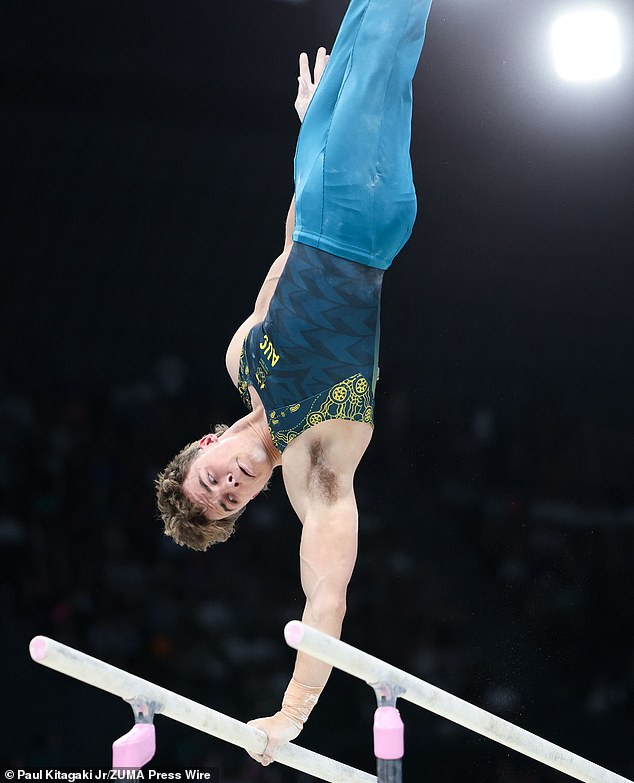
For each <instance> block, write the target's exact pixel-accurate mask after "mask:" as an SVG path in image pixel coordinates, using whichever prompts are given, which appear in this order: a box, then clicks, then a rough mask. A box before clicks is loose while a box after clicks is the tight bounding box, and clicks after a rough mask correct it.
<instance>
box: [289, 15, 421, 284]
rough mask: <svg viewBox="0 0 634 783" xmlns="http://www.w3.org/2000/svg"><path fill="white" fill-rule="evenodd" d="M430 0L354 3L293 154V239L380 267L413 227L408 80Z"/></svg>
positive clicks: (414, 209)
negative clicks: (294, 201) (294, 194)
mask: <svg viewBox="0 0 634 783" xmlns="http://www.w3.org/2000/svg"><path fill="white" fill-rule="evenodd" d="M430 8H431V0H352V2H351V3H350V6H349V8H348V12H347V14H346V16H345V18H344V20H343V23H342V26H341V29H340V31H339V35H338V36H337V40H336V42H335V45H334V47H333V50H332V53H331V55H330V60H329V62H328V67H327V68H326V71H325V73H324V76H323V78H322V80H321V82H320V84H319V87H318V89H317V91H316V93H315V96H314V98H313V100H312V103H311V105H310V106H309V109H308V112H307V113H306V117H305V120H304V125H303V127H302V130H301V133H300V137H299V141H298V146H297V152H296V156H295V193H296V199H297V205H296V223H295V233H294V235H293V238H294V239H295V241H298V242H303V243H304V244H308V245H311V246H313V247H318V248H321V249H323V250H326V251H328V252H330V253H332V254H334V255H338V256H342V257H344V258H349V259H351V260H353V261H360V262H362V263H365V264H369V265H370V266H375V267H378V268H380V269H387V267H389V265H390V264H391V262H392V260H393V258H394V256H395V255H396V254H397V253H398V252H399V250H400V249H401V248H402V246H403V245H404V244H405V242H406V241H407V239H408V238H409V235H410V234H411V230H412V226H413V223H414V218H415V215H416V195H415V191H414V185H413V181H412V169H411V162H410V157H409V151H410V149H409V148H410V141H411V117H412V79H413V76H414V73H415V70H416V67H417V64H418V60H419V57H420V53H421V50H422V47H423V41H424V37H425V28H426V23H427V18H428V16H429V11H430Z"/></svg>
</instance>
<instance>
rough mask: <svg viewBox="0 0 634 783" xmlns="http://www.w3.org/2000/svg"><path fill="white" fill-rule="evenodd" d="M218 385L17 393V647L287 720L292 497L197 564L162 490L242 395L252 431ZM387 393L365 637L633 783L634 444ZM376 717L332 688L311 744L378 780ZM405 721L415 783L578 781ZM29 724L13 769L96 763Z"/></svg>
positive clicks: (204, 760) (201, 750) (226, 764)
mask: <svg viewBox="0 0 634 783" xmlns="http://www.w3.org/2000/svg"><path fill="white" fill-rule="evenodd" d="M207 381H208V379H207V378H206V377H205V374H204V371H203V370H202V368H201V367H196V366H194V365H193V364H192V363H191V362H187V361H185V360H184V359H182V358H180V357H177V356H164V357H162V358H161V359H160V360H158V361H157V362H156V364H155V367H154V372H153V374H152V376H151V377H149V378H148V379H146V380H143V381H140V382H138V383H135V384H128V385H125V386H119V387H115V388H108V389H104V388H101V389H98V390H94V389H89V388H76V389H74V390H71V389H68V388H64V389H62V390H59V391H55V390H50V389H46V391H44V390H42V391H41V392H37V391H31V392H26V391H23V392H21V393H15V392H10V391H8V390H6V389H5V390H4V391H3V396H2V398H1V399H0V442H1V451H0V493H1V494H0V497H1V508H0V565H1V569H2V576H3V578H2V601H1V606H2V610H1V611H2V627H3V629H4V635H5V638H6V639H11V640H13V641H15V643H16V644H21V645H24V649H26V646H25V645H26V644H27V643H28V640H29V638H30V637H31V636H33V635H35V634H37V633H43V634H46V635H49V636H51V637H53V638H55V639H58V640H59V641H62V642H64V643H67V644H69V645H71V646H74V647H77V648H79V649H81V650H83V651H85V652H88V653H90V654H92V655H94V656H97V657H99V658H102V659H104V660H106V661H108V662H110V663H113V664H115V665H117V666H120V667H122V668H125V669H128V670H130V671H132V672H134V673H137V674H139V675H141V676H142V677H144V678H145V679H149V680H152V681H156V682H159V683H160V684H163V685H166V686H167V687H169V688H171V689H172V690H176V691H179V692H182V693H184V694H185V695H188V696H190V697H192V698H195V699H196V700H198V701H201V702H203V703H206V704H208V705H209V706H212V707H214V708H215V709H218V710H220V711H222V712H225V713H227V714H230V715H232V716H234V717H237V718H239V719H241V720H249V719H250V718H254V717H259V716H262V715H268V714H272V713H273V712H274V711H276V710H277V709H278V704H279V700H280V698H281V695H282V693H283V690H284V688H285V685H286V682H287V680H288V678H289V677H290V674H291V672H292V664H293V657H292V655H291V653H290V651H288V650H287V649H286V648H285V646H284V644H283V642H282V637H281V629H282V627H283V624H284V623H285V622H286V621H288V620H290V619H293V618H296V617H299V616H300V615H301V611H302V606H303V596H302V593H301V588H300V584H299V566H298V555H297V549H298V544H299V537H300V533H301V530H300V526H299V524H298V522H297V520H296V519H295V518H294V516H293V513H292V510H291V509H290V506H289V504H288V502H287V500H286V498H285V494H284V491H283V487H282V482H281V478H280V477H276V478H275V479H274V481H273V482H272V487H271V489H270V491H269V492H268V493H266V495H265V496H264V497H261V498H259V499H258V500H256V501H255V502H254V503H253V504H252V508H250V509H249V511H248V512H247V513H246V514H245V515H244V517H243V518H242V520H241V521H240V523H239V526H238V530H237V533H236V534H235V536H234V537H233V538H232V539H230V541H229V542H228V543H226V544H223V545H220V546H218V547H216V548H214V549H212V550H210V551H209V552H207V553H195V552H191V551H188V550H184V549H182V548H180V547H178V546H176V545H175V544H174V543H173V542H172V541H171V539H168V538H166V537H165V536H164V535H163V533H162V526H161V523H160V521H159V520H158V518H157V513H156V511H155V507H154V497H153V495H154V490H153V482H154V477H155V475H156V473H157V472H158V471H159V470H160V469H161V468H162V467H163V465H164V464H165V463H166V462H167V460H168V459H169V458H170V457H171V456H172V454H173V453H174V452H176V451H177V450H178V449H179V448H180V447H181V446H182V445H184V443H185V442H188V441H190V440H193V439H194V438H196V437H198V436H201V435H203V434H204V432H205V428H206V427H209V426H211V425H213V424H215V423H216V422H217V421H220V420H224V421H227V420H228V416H229V415H235V416H236V417H237V416H238V415H241V410H240V407H239V401H238V399H237V397H236V405H235V408H233V409H232V410H231V413H230V414H227V413H226V412H225V411H223V410H220V408H221V406H218V405H216V406H214V402H213V399H212V394H211V384H210V383H208V382H207ZM382 384H383V385H384V386H385V389H383V388H381V385H380V387H379V393H378V399H377V430H376V434H375V438H374V441H373V443H372V445H371V447H370V450H369V452H368V453H367V455H366V458H365V459H364V461H363V463H362V466H361V468H360V469H359V472H358V478H357V496H358V503H359V509H360V549H359V559H358V564H357V568H356V570H355V574H354V577H353V580H352V583H351V586H350V590H349V602H348V615H347V618H346V622H345V625H344V637H345V639H346V640H347V641H349V642H351V643H352V644H355V645H356V646H359V647H361V648H363V649H366V650H368V651H370V652H372V653H374V654H376V655H378V656H380V657H383V658H385V659H387V660H389V661H390V662H392V663H394V664H396V665H398V666H400V667H401V668H404V669H406V670H408V671H411V672H413V673H414V674H416V675H418V676H420V677H422V678H424V679H427V680H429V681H431V682H433V683H434V684H437V685H439V686H440V687H442V688H445V689H446V690H449V691H450V692H452V693H456V694H457V695H459V696H461V697H463V698H466V699H467V700H469V701H473V702H474V703H476V704H478V705H480V706H482V707H484V708H486V709H489V710H491V711H492V712H495V713H496V714H499V715H501V716H502V717H505V718H508V719H510V720H512V721H513V722H517V723H519V724H520V725H522V726H524V727H526V728H528V729H530V730H532V731H535V732H537V733H539V734H543V736H546V737H547V738H552V739H553V740H554V741H558V742H559V743H560V744H563V745H566V744H567V743H568V746H570V747H571V749H573V750H575V751H576V752H578V753H581V754H582V755H588V756H590V757H591V758H594V759H595V760H596V761H598V762H599V763H604V764H606V765H607V766H610V765H611V764H612V765H613V766H619V769H617V771H619V772H621V773H622V774H626V775H627V774H630V775H632V774H633V773H634V761H633V760H632V759H631V757H630V756H628V752H627V749H628V743H627V740H626V737H627V736H628V735H627V731H626V728H627V722H628V721H630V722H631V719H632V717H633V712H634V694H633V686H634V654H633V652H632V645H631V641H632V633H631V623H632V621H631V605H632V597H633V594H632V576H631V573H632V569H631V565H630V563H631V556H632V555H631V553H632V551H633V549H634V546H633V545H634V496H633V493H632V490H631V475H632V468H633V466H634V465H633V463H634V445H633V444H634V438H633V437H632V436H633V435H634V432H633V431H632V430H633V428H632V426H631V424H630V425H628V424H627V423H626V422H624V421H614V420H612V419H611V418H610V417H609V416H606V417H604V418H601V419H599V418H597V417H595V418H591V417H589V416H584V417H578V418H576V419H575V418H573V417H570V416H567V415H566V414H565V411H562V410H560V409H558V408H557V406H556V405H554V404H552V403H551V404H549V403H548V402H547V401H541V402H539V403H538V404H537V403H534V402H533V403H527V404H526V405H525V406H524V407H522V408H521V409H518V410H517V411H515V412H514V415H513V416H509V415H508V414H502V413H500V412H499V411H498V410H496V407H495V405H494V404H493V403H491V402H490V401H484V400H479V401H466V402H455V401H453V402H451V403H446V402H442V401H434V400H431V401H430V400H428V401H427V404H426V405H425V406H420V405H417V404H416V400H415V399H414V398H415V396H416V395H417V394H419V391H418V390H417V389H415V388H414V389H410V387H408V386H406V385H405V384H402V385H399V383H398V379H394V378H392V379H389V383H388V381H387V380H386V381H383V382H382ZM388 387H389V388H388ZM430 410H432V411H433V415H429V414H428V413H427V411H430ZM227 423H230V422H229V421H227ZM25 657H26V656H25ZM31 666H33V665H32V664H31V663H30V661H25V663H24V667H23V670H20V671H23V672H24V673H25V676H26V677H28V676H29V675H28V673H29V672H30V671H31V669H30V668H29V667H31ZM10 676H11V675H10V674H9V679H10ZM47 676H50V677H52V676H53V675H52V674H48V673H47ZM13 685H14V687H15V694H17V695H16V698H17V696H18V695H19V696H20V697H23V696H25V695H26V696H29V698H31V699H32V698H36V694H30V695H29V685H28V683H22V684H18V685H15V683H14V684H13ZM5 692H8V691H6V690H5ZM9 709H10V708H9ZM372 710H373V695H372V693H371V691H370V689H368V688H367V687H366V686H364V685H362V684H359V683H356V682H351V681H350V678H346V677H345V676H344V675H341V674H340V673H333V675H332V678H331V682H330V685H329V687H328V688H327V689H326V691H325V693H324V696H323V697H322V700H321V703H320V705H319V707H318V708H317V709H316V711H315V713H314V715H313V717H312V718H311V720H310V722H309V724H308V725H307V727H306V729H305V731H304V736H303V737H302V738H300V741H302V742H303V741H304V740H305V742H306V744H307V745H308V746H309V747H312V748H314V749H316V750H319V751H320V752H323V753H325V754H327V755H332V756H336V757H337V758H341V759H342V760H344V761H347V762H348V763H353V764H355V765H357V766H361V767H363V768H364V769H371V767H372V748H371V731H370V724H371V716H372ZM402 711H403V714H404V717H405V718H406V725H407V738H408V739H407V743H408V746H407V747H408V752H407V756H406V766H405V770H406V775H408V777H407V779H408V780H415V779H419V778H420V775H422V774H423V772H424V773H425V775H426V777H427V776H429V775H432V774H437V775H441V774H442V775H443V776H444V777H445V779H449V780H460V779H463V777H466V775H467V770H468V774H469V777H470V779H472V780H488V781H510V782H511V783H513V782H514V781H518V783H534V782H536V781H544V780H556V779H558V778H557V777H549V775H551V773H550V772H548V771H547V770H544V769H542V768H540V767H538V766H537V765H536V764H533V763H532V762H524V761H523V760H522V759H521V758H518V757H516V756H515V755H513V756H511V755H509V754H508V753H506V752H503V751H499V752H498V751H496V750H495V749H492V748H491V747H490V746H491V743H485V742H480V741H478V739H477V738H475V737H473V736H471V735H468V733H466V732H464V731H463V730H462V729H460V728H458V727H456V726H454V725H453V724H450V723H447V722H445V721H442V720H440V719H436V718H433V717H430V716H426V715H424V714H422V711H420V710H414V709H409V708H408V707H407V706H406V705H405V706H403V708H402ZM29 714H30V716H31V721H30V723H29V726H28V727H24V730H23V731H22V732H21V733H20V739H19V741H17V742H14V741H10V740H8V739H7V736H9V735H6V734H5V737H4V738H3V740H2V741H4V742H5V743H7V744H9V743H10V745H11V746H10V747H9V746H8V745H7V747H4V748H3V749H2V757H3V760H4V761H5V762H8V761H13V762H15V763H18V762H20V763H23V764H31V765H38V764H40V763H42V764H46V763H55V762H57V763H62V764H65V765H71V764H73V763H74V762H75V761H82V762H85V761H86V759H85V758H83V757H82V753H81V749H78V748H77V747H76V746H74V745H72V743H71V741H70V738H69V737H68V736H67V735H66V733H65V731H64V728H63V726H64V720H62V719H61V718H60V719H59V720H57V721H56V722H55V730H53V729H52V728H51V716H50V715H46V714H42V713H40V712H38V710H34V711H32V712H29ZM60 715H63V705H60ZM92 717H93V718H94V719H95V720H96V721H97V724H98V722H99V716H92ZM131 717H132V716H131V715H130V718H131ZM103 722H104V723H105V718H104V719H103ZM165 723H167V722H165ZM630 725H631V724H630ZM164 730H165V731H169V730H168V729H167V727H166V726H165V725H164V724H161V729H160V731H164ZM95 731H96V729H95ZM100 731H103V732H105V738H106V739H107V738H108V737H109V734H108V731H109V729H108V727H107V726H105V725H104V726H103V727H102V728H101V729H100ZM110 731H112V730H110ZM192 734H193V736H192ZM170 736H171V735H170ZM175 736H176V735H175ZM113 739H114V737H113ZM160 742H161V741H160V739H159V748H161V751H160V752H161V755H160V756H158V757H157V759H158V760H160V761H161V763H163V764H167V765H169V764H185V765H187V764H189V765H196V764H207V765H212V766H219V767H220V768H221V771H222V777H221V780H222V781H223V783H230V781H235V782H236V783H237V781H294V780H305V779H307V778H306V777H305V776H304V777H301V776H298V775H296V773H292V772H290V771H287V770H285V769H283V768H281V767H280V766H279V765H273V766H272V767H270V768H268V769H266V770H263V769H262V768H260V767H259V766H258V765H257V764H255V763H253V762H251V760H250V759H248V757H247V756H246V754H243V753H242V752H241V751H240V752H234V751H233V749H231V748H229V747H227V746H224V745H223V744H222V743H219V742H216V741H213V740H210V738H208V737H206V736H204V735H198V734H197V733H195V732H189V733H186V734H183V735H182V736H181V735H177V739H175V740H174V741H173V742H171V741H170V742H169V743H168V746H165V745H163V746H162V747H161V744H160ZM460 765H463V766H462V767H461V766H460ZM552 775H553V776H555V775H556V773H552Z"/></svg>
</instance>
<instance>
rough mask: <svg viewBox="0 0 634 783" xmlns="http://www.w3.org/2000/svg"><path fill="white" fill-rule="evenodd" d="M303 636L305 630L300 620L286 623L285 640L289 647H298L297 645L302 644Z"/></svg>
mask: <svg viewBox="0 0 634 783" xmlns="http://www.w3.org/2000/svg"><path fill="white" fill-rule="evenodd" d="M303 635H304V629H303V628H302V624H301V623H300V622H299V620H291V621H290V623H286V627H285V628H284V638H285V639H286V643H287V644H288V645H290V646H291V647H297V645H298V644H299V643H300V642H301V640H302V636H303Z"/></svg>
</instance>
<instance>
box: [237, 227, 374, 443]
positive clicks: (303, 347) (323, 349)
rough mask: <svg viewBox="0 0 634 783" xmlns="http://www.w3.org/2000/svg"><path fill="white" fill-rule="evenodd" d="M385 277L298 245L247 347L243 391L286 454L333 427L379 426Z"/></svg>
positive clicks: (241, 382) (241, 380) (241, 381)
mask: <svg viewBox="0 0 634 783" xmlns="http://www.w3.org/2000/svg"><path fill="white" fill-rule="evenodd" d="M382 282H383V271H382V270H380V269H376V268H374V267H371V266H366V265H365V264H361V263H358V262H356V261H348V260H346V259H344V258H339V257H338V256H334V255H331V254H329V253H326V252H324V251H322V250H318V249H316V248H313V247H310V246H308V245H305V244H300V243H297V242H296V243H295V244H294V245H293V248H292V250H291V253H290V255H289V257H288V260H287V262H286V264H285V267H284V270H283V272H282V274H281V276H280V279H279V281H278V283H277V286H276V289H275V293H274V294H273V296H272V298H271V301H270V303H269V307H268V311H267V313H266V315H265V317H264V319H263V320H262V321H261V322H260V323H257V324H255V325H254V326H253V327H252V328H251V329H250V331H249V332H248V333H247V335H246V337H245V339H244V342H243V344H242V352H241V355H240V364H239V371H238V390H239V392H240V394H241V396H242V400H243V402H244V403H245V405H246V406H247V408H248V409H249V410H250V409H251V398H250V393H249V386H251V387H253V388H254V389H255V390H256V392H257V394H258V396H259V397H260V400H261V401H262V404H263V406H264V409H265V411H266V416H267V421H268V425H269V430H270V433H271V438H272V440H273V444H274V445H275V447H276V448H277V449H278V450H279V451H280V452H283V451H284V450H285V448H286V447H287V446H288V445H289V443H291V442H292V441H293V440H295V439H296V438H297V437H299V436H300V435H301V434H302V433H304V432H306V431H307V430H309V429H311V428H313V427H315V426H316V425H318V424H321V423H322V422H325V421H334V420H339V421H354V422H362V423H365V424H368V425H370V427H372V426H373V424H374V391H375V387H376V382H377V379H378V348H379V333H380V299H381V285H382Z"/></svg>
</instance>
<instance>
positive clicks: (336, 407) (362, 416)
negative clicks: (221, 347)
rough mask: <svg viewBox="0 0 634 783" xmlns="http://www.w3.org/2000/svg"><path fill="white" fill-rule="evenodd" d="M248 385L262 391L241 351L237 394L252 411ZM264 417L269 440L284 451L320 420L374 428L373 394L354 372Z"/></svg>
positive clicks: (261, 384)
mask: <svg viewBox="0 0 634 783" xmlns="http://www.w3.org/2000/svg"><path fill="white" fill-rule="evenodd" d="M254 376H255V377H254ZM249 383H251V384H252V385H253V386H255V387H256V389H259V390H262V388H263V383H264V382H261V380H260V378H259V374H258V370H257V368H256V371H255V373H254V372H252V371H251V368H250V367H249V364H248V362H247V359H246V356H245V352H244V350H243V351H242V354H241V356H240V372H239V376H238V391H239V392H240V395H241V397H242V400H243V402H244V404H245V405H246V406H247V408H248V409H249V410H252V406H251V397H250V395H249ZM266 415H267V419H268V424H269V431H270V433H271V439H272V440H273V443H274V445H275V447H276V448H277V449H278V450H279V451H281V452H283V451H284V449H285V448H286V447H287V446H288V444H289V443H291V442H292V441H294V440H295V438H297V437H298V436H299V435H301V434H302V432H305V431H306V430H307V429H309V428H310V427H314V426H315V425H317V424H321V422H322V421H330V420H331V419H343V420H345V421H360V422H364V423H365V424H369V425H370V426H371V427H374V393H373V389H372V386H371V382H370V381H368V379H367V378H366V377H365V376H364V375H363V374H362V373H356V374H355V375H352V376H350V378H345V379H344V380H342V381H339V382H338V383H336V384H335V385H334V386H331V387H330V388H329V389H324V391H322V392H319V393H318V394H315V395H314V396H313V397H308V398H307V399H305V400H302V402H295V403H293V404H292V405H286V406H284V407H282V408H275V409H274V410H269V411H267V412H266Z"/></svg>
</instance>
